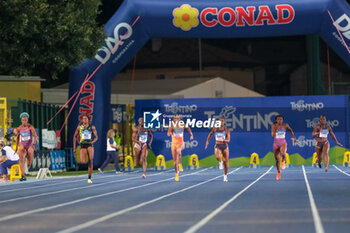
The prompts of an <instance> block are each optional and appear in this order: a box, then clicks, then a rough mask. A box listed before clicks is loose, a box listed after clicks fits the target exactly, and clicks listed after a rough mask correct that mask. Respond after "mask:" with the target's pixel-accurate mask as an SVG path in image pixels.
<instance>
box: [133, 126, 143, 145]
mask: <svg viewBox="0 0 350 233" xmlns="http://www.w3.org/2000/svg"><path fill="white" fill-rule="evenodd" d="M138 136H139V135H138V133H137V129H136V130H135V129H133V132H132V137H131V139H132V141H133V142H135V143H137V144H141V142H140V141H139V140H137V139H138Z"/></svg>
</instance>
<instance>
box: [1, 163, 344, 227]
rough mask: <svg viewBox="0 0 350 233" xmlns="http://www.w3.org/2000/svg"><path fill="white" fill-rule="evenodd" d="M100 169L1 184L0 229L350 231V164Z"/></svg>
mask: <svg viewBox="0 0 350 233" xmlns="http://www.w3.org/2000/svg"><path fill="white" fill-rule="evenodd" d="M141 174H142V173H141V171H140V170H136V171H135V172H126V173H124V174H120V175H115V174H114V173H111V172H110V173H104V174H94V175H93V177H92V180H93V184H88V183H87V176H79V177H71V178H53V179H46V180H30V181H27V182H23V183H20V182H15V183H11V184H0V197H1V198H0V232H2V233H5V232H6V233H12V232H26V233H37V232H61V233H63V232H84V233H90V232H91V233H95V232H128V233H133V232H146V233H151V232H152V233H153V232H166V233H172V232H186V233H192V232H208V233H213V232H214V233H216V232H254V233H259V232H267V233H281V232H283V233H289V232H298V233H301V232H305V233H310V232H316V233H323V232H336V233H341V232H344V233H348V232H350V201H349V200H350V168H344V167H342V166H339V165H337V166H333V165H331V166H330V168H329V171H328V172H327V173H325V172H324V170H323V169H319V168H313V167H311V166H305V167H304V166H294V167H292V168H287V169H286V170H284V171H282V175H281V180H280V181H277V180H276V168H275V167H262V168H259V169H251V168H247V167H231V168H230V169H229V175H228V179H229V182H227V183H224V182H223V177H222V175H223V171H222V170H218V169H216V168H200V169H199V170H186V171H184V172H183V173H181V174H180V182H175V180H174V171H173V169H167V170H166V171H161V172H159V171H158V172H157V171H153V170H150V171H148V173H147V178H146V179H142V178H141Z"/></svg>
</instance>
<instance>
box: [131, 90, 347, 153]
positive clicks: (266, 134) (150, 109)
mask: <svg viewBox="0 0 350 233" xmlns="http://www.w3.org/2000/svg"><path fill="white" fill-rule="evenodd" d="M157 110H158V112H159V113H161V116H160V117H159V123H160V126H161V127H159V128H156V127H157V126H158V125H159V124H154V125H153V126H155V127H153V128H154V129H152V133H153V136H154V139H153V143H152V151H153V153H154V154H156V155H158V154H162V155H164V156H165V159H166V160H171V159H172V155H171V150H170V148H171V138H170V137H168V136H167V126H168V125H169V123H168V122H169V118H172V116H173V115H174V114H180V116H182V117H183V121H184V122H185V123H186V122H190V127H191V130H192V132H193V135H194V139H193V140H192V141H191V140H190V134H189V133H186V131H185V133H184V141H185V149H184V150H183V153H182V154H183V155H192V154H197V155H198V157H199V159H203V158H206V157H208V156H210V155H213V151H214V150H213V147H214V144H215V139H214V137H213V138H212V139H211V140H210V143H209V148H208V149H207V150H205V149H204V147H205V142H206V140H207V137H208V134H209V132H210V130H211V127H201V128H199V127H196V126H198V125H196V124H192V123H193V122H194V120H193V119H196V121H198V120H202V121H204V122H205V121H207V126H213V124H212V123H211V122H210V120H209V119H212V118H216V119H218V117H219V116H223V117H224V118H225V121H226V127H227V128H229V129H230V131H231V141H230V143H229V148H230V157H231V158H235V157H249V156H250V155H251V154H252V153H254V152H256V153H258V154H259V155H261V157H263V156H265V155H266V154H268V153H269V152H272V151H273V150H272V145H273V138H272V136H271V124H273V122H274V121H275V116H277V115H279V114H281V115H283V116H284V122H285V123H288V124H289V125H290V127H291V128H292V130H293V131H294V134H295V136H296V142H293V139H292V137H291V135H290V134H289V133H288V132H287V136H286V140H287V143H288V151H287V152H288V153H289V154H299V155H300V156H302V157H303V158H304V159H307V158H309V157H311V156H312V154H313V153H314V152H315V144H316V139H315V138H312V131H313V128H314V126H315V125H316V124H318V121H319V117H320V115H326V117H327V124H328V125H329V126H331V127H332V129H333V131H334V133H335V135H336V137H337V139H338V141H339V142H340V143H342V144H343V145H344V146H347V147H348V146H349V98H348V96H291V97H248V98H216V99H162V100H136V104H135V116H136V119H138V118H139V117H144V119H145V124H146V123H148V124H149V122H150V119H151V118H150V117H149V115H151V114H149V113H154V112H156V111H157ZM191 122H192V123H191ZM212 122H214V120H212ZM157 123H158V122H157ZM191 124H192V125H191ZM203 125H204V124H203ZM193 126H194V127H193ZM199 126H200V125H199ZM328 140H329V141H330V145H331V147H333V146H334V145H335V142H334V140H333V139H332V138H331V137H330V136H329V138H328ZM211 148H212V149H211Z"/></svg>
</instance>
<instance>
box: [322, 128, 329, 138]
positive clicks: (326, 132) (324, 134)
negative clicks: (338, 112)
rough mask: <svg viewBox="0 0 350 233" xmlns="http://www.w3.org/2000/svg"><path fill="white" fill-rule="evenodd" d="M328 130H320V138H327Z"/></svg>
mask: <svg viewBox="0 0 350 233" xmlns="http://www.w3.org/2000/svg"><path fill="white" fill-rule="evenodd" d="M328 133H329V130H328V129H322V130H321V132H320V138H327V137H328Z"/></svg>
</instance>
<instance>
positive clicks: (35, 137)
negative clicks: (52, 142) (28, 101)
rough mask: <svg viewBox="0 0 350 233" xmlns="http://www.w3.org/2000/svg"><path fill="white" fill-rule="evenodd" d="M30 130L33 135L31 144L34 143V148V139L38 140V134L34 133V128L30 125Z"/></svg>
mask: <svg viewBox="0 0 350 233" xmlns="http://www.w3.org/2000/svg"><path fill="white" fill-rule="evenodd" d="M30 131H31V133H32V135H33V137H34V140H33V145H34V148H35V144H36V141H37V140H38V135H37V134H36V131H35V129H34V127H33V126H30Z"/></svg>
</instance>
